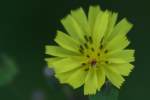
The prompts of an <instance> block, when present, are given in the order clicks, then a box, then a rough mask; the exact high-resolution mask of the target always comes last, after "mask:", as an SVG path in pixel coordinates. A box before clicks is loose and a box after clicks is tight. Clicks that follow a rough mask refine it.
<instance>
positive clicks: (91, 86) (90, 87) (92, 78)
mask: <svg viewBox="0 0 150 100" xmlns="http://www.w3.org/2000/svg"><path fill="white" fill-rule="evenodd" d="M97 88H98V81H97V73H96V69H95V68H91V69H89V72H88V74H87V77H86V79H85V85H84V95H93V94H96V90H97Z"/></svg>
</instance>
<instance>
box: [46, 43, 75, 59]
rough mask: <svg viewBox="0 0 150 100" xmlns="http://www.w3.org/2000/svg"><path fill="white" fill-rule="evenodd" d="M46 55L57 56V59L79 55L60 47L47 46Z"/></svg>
mask: <svg viewBox="0 0 150 100" xmlns="http://www.w3.org/2000/svg"><path fill="white" fill-rule="evenodd" d="M46 54H49V55H52V56H57V57H68V56H75V55H77V53H75V52H71V51H69V50H66V49H64V48H62V47H59V46H52V45H47V46H46Z"/></svg>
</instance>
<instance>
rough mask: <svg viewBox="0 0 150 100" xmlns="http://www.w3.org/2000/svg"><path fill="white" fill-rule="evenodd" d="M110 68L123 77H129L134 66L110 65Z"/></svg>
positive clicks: (125, 64) (126, 64)
mask: <svg viewBox="0 0 150 100" xmlns="http://www.w3.org/2000/svg"><path fill="white" fill-rule="evenodd" d="M108 67H109V68H110V69H111V70H114V71H115V72H116V73H119V74H121V75H123V76H128V75H129V74H130V72H131V71H132V69H133V68H134V66H133V65H132V64H130V63H124V64H110V65H108Z"/></svg>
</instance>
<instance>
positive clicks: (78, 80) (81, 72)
mask: <svg viewBox="0 0 150 100" xmlns="http://www.w3.org/2000/svg"><path fill="white" fill-rule="evenodd" d="M86 75H87V71H85V68H79V69H78V70H77V71H75V72H74V73H72V74H70V77H69V78H68V80H67V82H68V83H69V84H70V85H71V86H73V88H78V87H80V86H81V85H83V84H84V82H85V78H86Z"/></svg>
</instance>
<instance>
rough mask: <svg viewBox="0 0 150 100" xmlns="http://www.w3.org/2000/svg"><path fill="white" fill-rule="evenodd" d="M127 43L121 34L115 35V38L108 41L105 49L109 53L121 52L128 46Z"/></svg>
mask: <svg viewBox="0 0 150 100" xmlns="http://www.w3.org/2000/svg"><path fill="white" fill-rule="evenodd" d="M129 43H130V42H129V41H128V39H127V37H126V36H123V35H122V34H119V35H117V36H116V37H115V38H113V39H112V40H110V41H109V42H108V43H107V44H105V47H104V48H105V49H107V50H109V51H113V50H122V49H124V48H126V47H127V46H128V45H129Z"/></svg>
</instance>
